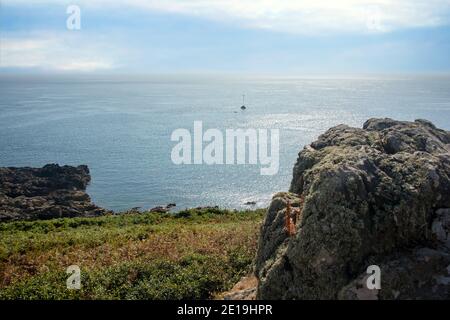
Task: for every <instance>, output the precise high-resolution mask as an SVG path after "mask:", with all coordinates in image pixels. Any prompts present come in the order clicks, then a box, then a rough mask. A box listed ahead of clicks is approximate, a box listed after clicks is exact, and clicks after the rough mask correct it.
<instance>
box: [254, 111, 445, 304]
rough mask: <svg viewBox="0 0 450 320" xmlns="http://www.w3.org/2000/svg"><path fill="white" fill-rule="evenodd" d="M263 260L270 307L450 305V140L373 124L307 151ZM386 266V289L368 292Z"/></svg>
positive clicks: (434, 131)
mask: <svg viewBox="0 0 450 320" xmlns="http://www.w3.org/2000/svg"><path fill="white" fill-rule="evenodd" d="M289 191H290V192H286V193H279V194H276V195H275V196H274V198H273V200H272V202H271V204H270V207H269V209H268V212H267V216H266V218H265V221H264V223H263V225H262V228H261V235H260V240H259V248H258V253H257V258H256V267H255V270H256V272H255V273H256V276H257V278H258V281H259V284H258V288H257V298H262V299H336V298H340V299H410V298H412V299H428V298H437V299H449V298H450V237H449V232H450V209H449V208H450V133H449V132H448V131H444V130H441V129H438V128H436V127H435V126H434V125H433V124H432V123H430V122H428V121H425V120H416V121H415V122H401V121H394V120H391V119H370V120H368V121H367V122H366V123H365V124H364V126H363V128H362V129H360V128H352V127H348V126H345V125H339V126H337V127H334V128H331V129H329V130H328V131H327V132H326V133H324V134H323V135H321V136H320V137H319V138H318V140H317V141H315V142H313V143H312V144H311V145H309V146H306V147H305V148H304V149H303V150H302V151H301V152H300V153H299V156H298V159H297V163H296V164H295V166H294V172H293V179H292V183H291V187H290V190H289ZM371 265H376V266H379V268H380V271H381V289H379V290H378V289H369V288H368V287H367V283H366V280H367V277H368V274H367V272H366V271H367V268H368V266H371Z"/></svg>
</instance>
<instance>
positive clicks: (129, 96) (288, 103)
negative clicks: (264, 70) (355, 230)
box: [0, 75, 450, 211]
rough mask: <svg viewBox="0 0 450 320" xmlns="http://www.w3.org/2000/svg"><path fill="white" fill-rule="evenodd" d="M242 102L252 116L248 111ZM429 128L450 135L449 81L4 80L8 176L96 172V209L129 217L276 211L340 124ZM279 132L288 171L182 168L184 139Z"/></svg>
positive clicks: (0, 134) (0, 125)
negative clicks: (176, 159)
mask: <svg viewBox="0 0 450 320" xmlns="http://www.w3.org/2000/svg"><path fill="white" fill-rule="evenodd" d="M242 94H245V95H246V105H247V110H245V111H241V110H240V109H239V107H240V105H241V104H242V101H241V99H242ZM371 117H391V118H394V119H399V120H414V119H417V118H424V119H428V120H431V121H432V122H433V123H434V124H435V125H437V126H438V127H440V128H444V129H447V130H450V78H449V77H444V76H440V77H414V76H405V77H378V78H375V77H347V78H292V77H290V78H282V77H276V78H275V77H272V78H270V77H232V76H227V77H211V76H176V75H171V76H134V77H130V76H94V75H90V76H72V77H69V76H38V75H35V76H11V75H9V76H8V75H3V76H1V77H0V166H42V165H44V164H47V163H59V164H61V165H62V164H69V165H78V164H87V165H88V166H89V168H90V170H91V176H92V181H91V184H90V186H89V187H88V192H89V194H90V195H91V197H92V199H93V201H94V202H95V203H96V204H98V205H100V206H104V207H106V208H109V209H112V210H116V211H120V210H125V209H128V208H131V207H142V208H149V207H153V206H156V205H164V204H167V203H173V202H174V203H176V204H177V208H178V209H179V208H185V207H196V206H205V205H218V206H220V207H225V208H243V207H245V205H244V203H245V202H247V201H256V202H257V206H259V207H262V206H265V205H267V204H268V202H269V200H270V197H271V195H272V194H273V193H275V192H278V191H285V190H287V189H288V188H289V184H290V180H291V176H292V168H293V165H294V163H295V160H296V157H297V154H298V152H299V151H300V150H301V149H302V148H303V146H304V145H305V144H308V143H310V142H311V141H313V140H314V139H316V138H317V137H318V135H319V134H321V133H322V132H323V131H325V130H326V129H328V128H329V127H331V126H334V125H337V124H341V123H344V124H348V125H351V126H357V127H361V126H362V124H363V123H364V121H365V120H367V119H368V118H371ZM196 120H201V121H202V122H203V126H204V129H205V130H206V129H208V128H217V129H219V130H222V131H225V129H238V128H243V129H245V128H255V129H259V128H268V129H274V128H278V129H279V130H280V169H279V172H278V174H276V175H274V176H262V175H260V166H259V165H212V166H208V165H181V166H177V165H175V164H173V163H172V161H171V157H170V154H171V150H172V147H173V146H174V145H175V144H176V143H175V142H172V141H171V140H170V136H171V133H172V131H173V130H175V129H177V128H186V129H189V130H191V131H192V128H193V123H194V121H196Z"/></svg>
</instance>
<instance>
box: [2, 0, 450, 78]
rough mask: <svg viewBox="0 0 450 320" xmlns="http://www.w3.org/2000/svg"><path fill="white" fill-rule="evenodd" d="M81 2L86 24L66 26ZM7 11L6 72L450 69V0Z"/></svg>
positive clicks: (35, 4) (139, 4) (88, 4)
mask: <svg viewBox="0 0 450 320" xmlns="http://www.w3.org/2000/svg"><path fill="white" fill-rule="evenodd" d="M30 2H31V3H32V4H30ZM125 3H126V5H125ZM71 4H75V5H78V6H79V7H80V9H81V29H80V30H68V29H67V27H66V20H67V18H68V17H69V15H68V14H67V13H66V9H67V7H68V5H71ZM0 10H1V11H0V38H1V39H0V40H1V42H0V59H1V60H0V71H2V72H42V71H45V72H102V73H105V72H117V73H123V72H131V73H163V72H170V73H176V72H183V73H191V72H212V73H214V72H220V73H223V72H231V73H239V72H244V73H276V74H295V75H298V74H305V73H306V74H313V73H321V74H323V73H326V74H339V73H404V72H413V73H414V72H425V73H428V72H450V0H424V1H414V0H409V1H406V0H359V1H357V0H339V1H337V0H333V1H325V0H314V1H301V0H284V1H283V0H240V1H237V0H208V1H206V0H159V1H151V0H147V1H145V0H131V1H118V0H108V1H106V0H85V1H84V0H80V1H77V0H71V1H64V0H53V1H52V0H35V1H22V0H16V1H14V0H6V1H1V8H0Z"/></svg>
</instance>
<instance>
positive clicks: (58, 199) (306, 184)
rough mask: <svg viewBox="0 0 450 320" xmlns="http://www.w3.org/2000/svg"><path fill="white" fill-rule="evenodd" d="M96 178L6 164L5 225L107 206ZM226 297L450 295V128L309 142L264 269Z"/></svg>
mask: <svg viewBox="0 0 450 320" xmlns="http://www.w3.org/2000/svg"><path fill="white" fill-rule="evenodd" d="M89 181H90V174H89V169H88V167H87V166H83V165H82V166H78V167H71V166H59V165H56V164H50V165H46V166H44V167H43V168H0V222H5V221H12V220H24V219H25V220H35V219H51V218H58V217H77V216H82V217H92V216H98V215H102V214H105V213H107V211H106V210H105V209H102V208H100V207H98V206H96V205H95V204H93V203H92V202H91V199H90V197H89V196H88V195H87V194H86V192H85V191H86V186H87V185H88V183H89ZM174 206H175V204H169V205H167V206H159V207H155V208H153V209H151V210H150V211H151V212H158V213H166V212H168V211H169V210H171V208H172V207H174ZM131 211H132V212H139V208H134V209H132V210H131ZM371 266H372V267H373V266H376V267H377V268H379V270H380V274H381V288H379V289H373V288H368V286H367V280H368V277H369V275H370V274H369V273H368V272H367V270H368V268H369V267H371ZM223 298H224V299H255V298H256V299H450V132H449V131H445V130H442V129H438V128H436V127H435V126H434V125H433V124H432V123H430V122H429V121H426V120H416V121H414V122H405V121H395V120H392V119H369V120H368V121H366V123H365V124H364V125H363V128H352V127H349V126H346V125H339V126H336V127H333V128H331V129H329V130H328V131H327V132H325V133H324V134H322V135H321V136H320V137H319V138H318V139H317V140H316V141H314V142H313V143H311V144H310V145H308V146H306V147H304V148H303V150H301V151H300V153H299V155H298V159H297V162H296V163H295V166H294V169H293V177H292V182H291V186H290V189H289V191H287V192H279V193H277V194H275V195H274V197H273V199H272V201H271V203H270V206H269V208H268V210H267V213H266V216H265V220H264V222H263V224H262V226H261V231H260V235H259V243H258V249H257V254H256V258H255V264H254V273H253V274H251V275H249V276H248V277H245V278H243V279H242V281H240V282H239V283H238V284H236V286H235V287H234V288H233V289H232V290H231V291H230V292H227V293H224V295H223Z"/></svg>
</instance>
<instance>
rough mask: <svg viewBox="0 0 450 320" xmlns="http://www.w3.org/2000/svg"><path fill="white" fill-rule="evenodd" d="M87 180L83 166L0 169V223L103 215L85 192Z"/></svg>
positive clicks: (86, 171)
mask: <svg viewBox="0 0 450 320" xmlns="http://www.w3.org/2000/svg"><path fill="white" fill-rule="evenodd" d="M90 180H91V176H90V174H89V168H88V167H87V166H85V165H81V166H78V167H72V166H59V165H57V164H47V165H45V166H44V167H42V168H28V167H25V168H14V167H8V168H0V222H4V221H11V220H35V219H52V218H61V217H80V216H84V217H89V216H98V215H101V214H104V213H106V210H105V209H102V208H100V207H97V206H96V205H95V204H93V203H92V202H91V199H90V197H89V195H88V194H87V193H86V192H85V190H86V187H87V185H88V183H89V182H90Z"/></svg>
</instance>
